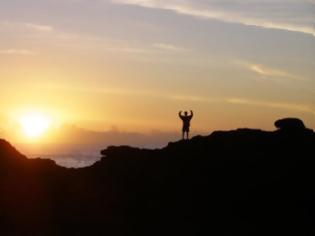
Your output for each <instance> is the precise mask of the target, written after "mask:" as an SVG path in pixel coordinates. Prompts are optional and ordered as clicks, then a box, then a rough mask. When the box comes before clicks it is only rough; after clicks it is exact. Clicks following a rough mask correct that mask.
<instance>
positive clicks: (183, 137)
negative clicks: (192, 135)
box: [182, 130, 185, 140]
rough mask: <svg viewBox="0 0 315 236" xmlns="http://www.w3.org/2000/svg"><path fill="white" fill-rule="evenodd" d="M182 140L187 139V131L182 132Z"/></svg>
mask: <svg viewBox="0 0 315 236" xmlns="http://www.w3.org/2000/svg"><path fill="white" fill-rule="evenodd" d="M182 139H183V140H184V139H185V131H184V130H183V131H182Z"/></svg>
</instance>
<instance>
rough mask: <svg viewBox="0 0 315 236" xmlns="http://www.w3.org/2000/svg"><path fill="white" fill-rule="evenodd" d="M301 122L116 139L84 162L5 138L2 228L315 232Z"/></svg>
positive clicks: (306, 133)
mask: <svg viewBox="0 0 315 236" xmlns="http://www.w3.org/2000/svg"><path fill="white" fill-rule="evenodd" d="M297 130H298V131H296V130H295V132H283V129H279V130H276V131H274V132H266V131H262V130H251V129H239V130H233V131H226V132H223V131H219V132H214V133H212V134H211V135H209V136H204V137H202V136H197V137H194V138H192V139H191V140H189V141H180V142H175V143H169V145H168V146H167V147H165V148H163V149H160V150H147V149H139V148H132V147H128V146H121V147H109V148H107V149H105V150H103V151H102V152H101V154H102V155H103V156H104V157H103V158H102V159H101V160H100V161H99V162H97V163H95V164H94V165H92V166H90V167H86V168H81V169H66V168H63V167H60V166H57V165H56V164H55V163H54V162H53V161H50V160H41V159H35V160H29V159H27V158H26V157H25V156H23V155H22V154H20V153H19V152H18V151H17V150H15V149H14V148H13V147H12V146H11V145H10V144H9V143H8V142H6V141H4V140H0V235H4V236H5V235H211V234H213V235H237V234H240V235H270V234H277V235H285V234H288V233H290V234H294V235H314V232H315V226H314V225H315V224H314V223H315V171H314V167H315V162H314V144H315V134H314V132H313V131H312V130H309V129H306V128H304V127H300V128H299V129H297Z"/></svg>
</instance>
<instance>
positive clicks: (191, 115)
mask: <svg viewBox="0 0 315 236" xmlns="http://www.w3.org/2000/svg"><path fill="white" fill-rule="evenodd" d="M193 116H194V113H193V111H192V110H190V117H191V118H192V117H193Z"/></svg>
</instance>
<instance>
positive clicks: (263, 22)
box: [111, 0, 315, 37]
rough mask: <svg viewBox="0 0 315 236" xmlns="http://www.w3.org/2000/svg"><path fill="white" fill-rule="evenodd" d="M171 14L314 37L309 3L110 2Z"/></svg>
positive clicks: (244, 0)
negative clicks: (166, 11) (159, 10)
mask: <svg viewBox="0 0 315 236" xmlns="http://www.w3.org/2000/svg"><path fill="white" fill-rule="evenodd" d="M111 2H112V3H115V4H127V5H137V6H141V7H145V8H154V9H162V10H169V11H173V12H175V13H177V14H181V15H188V16H193V17H197V18H202V19H212V20H218V21H223V22H228V23H238V24H242V25H246V26H256V27H262V28H267V29H279V30H287V31H294V32H299V33H305V34H311V35H313V36H314V37H315V29H314V26H315V16H314V12H315V2H314V1H310V0H250V1H249V0H221V1H218V0H207V1H205V0H185V1H179V0H111Z"/></svg>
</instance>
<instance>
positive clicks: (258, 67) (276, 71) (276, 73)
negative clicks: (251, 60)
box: [248, 64, 305, 80]
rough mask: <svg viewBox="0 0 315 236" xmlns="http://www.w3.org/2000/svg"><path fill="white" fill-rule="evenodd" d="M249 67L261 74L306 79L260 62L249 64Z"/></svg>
mask: <svg viewBox="0 0 315 236" xmlns="http://www.w3.org/2000/svg"><path fill="white" fill-rule="evenodd" d="M248 69H249V70H250V71H252V72H254V73H256V74H258V75H260V76H266V77H278V78H288V79H296V80H305V79H304V78H302V77H300V76H298V75H294V74H291V73H289V72H286V71H284V70H280V69H275V68H270V67H267V66H264V65H260V64H249V65H248Z"/></svg>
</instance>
